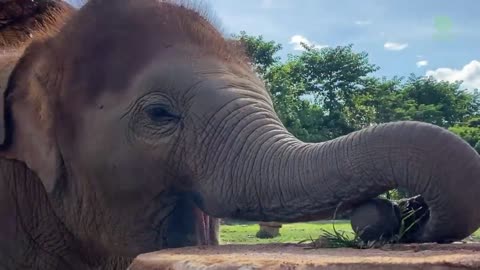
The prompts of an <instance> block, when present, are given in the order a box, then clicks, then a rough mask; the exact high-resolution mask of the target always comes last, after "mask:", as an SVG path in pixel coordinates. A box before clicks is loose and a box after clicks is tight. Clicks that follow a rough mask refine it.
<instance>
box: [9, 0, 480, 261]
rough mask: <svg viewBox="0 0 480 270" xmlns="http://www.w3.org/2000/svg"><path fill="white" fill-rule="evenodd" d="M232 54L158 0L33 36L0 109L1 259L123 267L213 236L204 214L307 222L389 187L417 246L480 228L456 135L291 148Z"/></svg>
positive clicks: (292, 142) (102, 11)
mask: <svg viewBox="0 0 480 270" xmlns="http://www.w3.org/2000/svg"><path fill="white" fill-rule="evenodd" d="M195 33H200V34H195ZM235 51H236V50H235V48H234V47H231V46H230V45H228V44H227V43H226V42H225V41H224V40H223V38H222V37H221V36H220V34H219V33H218V32H217V31H216V30H214V28H213V27H212V26H211V25H210V24H209V23H208V22H207V21H205V20H203V19H202V18H201V17H200V16H198V15H197V14H196V13H192V12H190V11H188V10H186V9H184V8H180V7H178V6H175V5H171V4H167V3H162V4H161V3H159V2H158V1H154V0H135V1H129V0H114V1H113V0H112V1H100V0H92V1H90V2H89V3H87V4H86V5H85V6H84V7H83V8H82V9H81V10H80V11H78V12H77V14H76V16H74V17H73V18H72V19H71V20H69V21H68V22H67V24H66V26H65V27H64V28H62V29H61V30H60V32H59V33H58V34H53V35H52V37H51V38H49V39H46V40H43V41H37V42H35V43H33V44H32V45H30V46H29V48H28V49H27V51H26V52H25V53H22V55H21V57H20V58H19V59H18V62H17V63H16V65H15V66H14V69H13V73H12V74H11V75H10V76H8V80H7V81H8V89H7V91H6V100H5V101H4V102H2V103H3V104H2V106H4V111H5V112H6V115H5V117H4V120H2V123H1V125H0V126H1V130H0V131H1V132H2V134H3V135H5V138H4V139H5V140H3V141H2V143H3V145H2V150H1V156H2V157H3V160H2V161H1V162H0V178H1V179H0V220H2V222H1V223H0V256H3V257H2V258H0V262H1V263H3V264H4V268H5V269H32V268H33V269H99V268H102V269H108V268H111V269H115V268H117V269H121V268H122V267H123V268H124V267H125V266H126V265H127V264H128V262H129V261H130V260H131V259H132V258H133V257H135V256H136V255H138V254H139V253H143V252H149V251H154V250H158V249H162V248H168V247H178V246H186V245H197V244H209V243H210V241H208V239H207V238H208V237H209V236H208V229H207V228H206V227H207V225H205V223H204V221H205V218H204V214H203V213H206V214H208V215H209V216H211V217H230V218H239V219H250V220H257V221H279V222H295V221H306V220H318V219H324V218H331V217H332V216H333V213H334V212H335V211H336V210H337V209H338V207H339V205H340V206H341V208H342V209H351V208H354V207H357V206H361V205H362V204H363V203H365V202H367V201H368V200H370V199H371V198H374V197H375V196H377V195H379V194H381V193H383V192H385V191H387V190H390V189H392V188H396V187H403V188H405V189H407V190H409V191H410V193H411V194H421V195H422V198H423V199H424V200H425V203H426V205H428V207H429V217H428V220H426V221H425V222H423V223H422V225H421V226H420V227H419V228H417V229H416V231H415V233H413V234H412V235H411V236H410V237H411V240H412V241H413V242H429V241H433V242H435V241H437V242H449V241H453V240H457V239H462V238H464V237H466V236H468V235H469V234H471V233H472V232H473V231H475V230H476V229H477V228H478V226H479V224H480V213H479V211H478V205H477V203H476V202H477V201H478V194H479V191H480V159H479V156H478V155H477V154H476V152H475V151H474V150H473V149H472V148H471V147H470V146H469V145H468V144H467V143H466V142H464V141H463V140H461V139H460V138H459V137H457V136H455V135H454V134H452V133H450V132H448V131H447V130H444V129H441V128H439V127H436V126H432V125H428V124H424V123H418V122H397V123H389V124H383V125H378V126H375V127H370V128H367V129H364V130H361V131H358V132H354V133H352V134H349V135H347V136H344V137H340V138H337V139H335V140H332V141H329V142H325V143H319V144H310V143H304V142H301V141H299V140H298V139H296V138H295V137H294V136H292V135H291V134H290V133H289V132H288V131H287V130H286V129H285V127H284V126H283V125H282V123H281V122H280V120H279V118H278V116H277V115H276V113H275V111H274V109H273V106H272V101H271V98H270V97H269V94H268V92H267V91H266V90H265V87H264V84H263V83H262V82H261V81H260V80H259V79H258V78H257V77H256V76H255V74H254V73H253V72H252V69H251V68H250V66H249V65H247V64H244V63H243V58H242V57H241V55H239V54H237V53H235ZM2 111H3V110H2ZM199 209H201V211H203V213H202V212H200V210H199ZM206 239H207V240H206Z"/></svg>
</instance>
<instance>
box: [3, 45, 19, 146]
mask: <svg viewBox="0 0 480 270" xmlns="http://www.w3.org/2000/svg"><path fill="white" fill-rule="evenodd" d="M16 60H17V58H16V57H15V56H14V55H7V54H3V55H0V145H4V144H5V143H6V141H5V140H6V132H7V130H6V129H7V127H6V119H5V95H6V91H7V87H8V81H9V78H10V75H11V74H12V71H13V69H14V67H15V63H16Z"/></svg>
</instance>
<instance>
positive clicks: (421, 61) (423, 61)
mask: <svg viewBox="0 0 480 270" xmlns="http://www.w3.org/2000/svg"><path fill="white" fill-rule="evenodd" d="M427 65H428V61H427V60H420V61H418V62H417V67H425V66H427Z"/></svg>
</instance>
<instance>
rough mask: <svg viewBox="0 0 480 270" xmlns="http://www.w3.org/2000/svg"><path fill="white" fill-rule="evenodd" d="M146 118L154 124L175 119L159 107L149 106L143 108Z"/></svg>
mask: <svg viewBox="0 0 480 270" xmlns="http://www.w3.org/2000/svg"><path fill="white" fill-rule="evenodd" d="M145 113H146V114H147V116H148V118H150V120H152V121H154V122H162V121H170V120H175V119H177V116H176V115H174V114H172V113H170V112H169V111H168V110H167V109H166V108H164V107H163V106H160V105H150V106H148V107H146V108H145Z"/></svg>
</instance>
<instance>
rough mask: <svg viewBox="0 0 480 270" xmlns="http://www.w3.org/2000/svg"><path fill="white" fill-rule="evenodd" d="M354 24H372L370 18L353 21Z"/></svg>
mask: <svg viewBox="0 0 480 270" xmlns="http://www.w3.org/2000/svg"><path fill="white" fill-rule="evenodd" d="M355 24H356V25H369V24H372V21H370V20H364V21H362V20H359V21H355Z"/></svg>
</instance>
